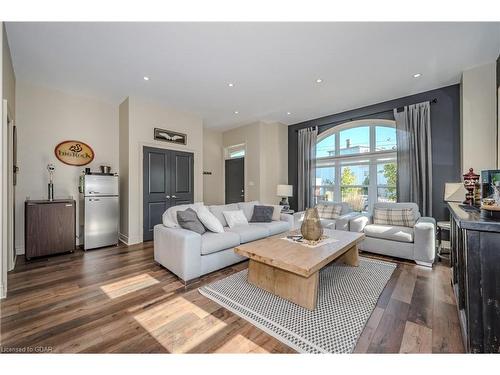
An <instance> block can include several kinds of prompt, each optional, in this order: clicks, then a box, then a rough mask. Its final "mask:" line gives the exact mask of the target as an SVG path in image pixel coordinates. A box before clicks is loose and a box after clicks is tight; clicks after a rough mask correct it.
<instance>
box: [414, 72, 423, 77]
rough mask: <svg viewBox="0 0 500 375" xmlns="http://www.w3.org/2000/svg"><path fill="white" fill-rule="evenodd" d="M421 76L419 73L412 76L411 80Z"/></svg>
mask: <svg viewBox="0 0 500 375" xmlns="http://www.w3.org/2000/svg"><path fill="white" fill-rule="evenodd" d="M421 76H422V74H421V73H415V74H414V75H413V78H418V77H421Z"/></svg>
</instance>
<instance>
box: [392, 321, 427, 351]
mask: <svg viewBox="0 0 500 375" xmlns="http://www.w3.org/2000/svg"><path fill="white" fill-rule="evenodd" d="M399 352H400V353H432V330H431V329H430V328H427V327H425V326H421V325H420V324H415V323H413V322H409V321H407V322H406V325H405V330H404V333H403V340H402V342H401V347H400V349H399Z"/></svg>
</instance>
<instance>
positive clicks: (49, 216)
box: [24, 199, 76, 259]
mask: <svg viewBox="0 0 500 375" xmlns="http://www.w3.org/2000/svg"><path fill="white" fill-rule="evenodd" d="M75 207H76V203H75V201H74V200H71V199H69V200H66V199H58V200H53V201H44V200H38V201H36V200H27V201H26V202H25V203H24V216H25V229H24V237H25V256H26V259H31V258H34V257H40V256H46V255H52V254H59V253H65V252H68V251H74V250H75V212H76V210H75Z"/></svg>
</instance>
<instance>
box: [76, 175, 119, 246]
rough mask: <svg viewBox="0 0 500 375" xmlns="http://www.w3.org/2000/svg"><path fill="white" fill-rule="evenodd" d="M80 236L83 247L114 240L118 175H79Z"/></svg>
mask: <svg viewBox="0 0 500 375" xmlns="http://www.w3.org/2000/svg"><path fill="white" fill-rule="evenodd" d="M79 191H80V214H79V219H80V236H81V238H82V239H83V249H84V250H88V249H96V248H99V247H104V246H112V245H116V244H118V226H119V223H120V210H119V195H118V176H117V175H111V174H85V175H83V176H82V178H81V179H80V187H79Z"/></svg>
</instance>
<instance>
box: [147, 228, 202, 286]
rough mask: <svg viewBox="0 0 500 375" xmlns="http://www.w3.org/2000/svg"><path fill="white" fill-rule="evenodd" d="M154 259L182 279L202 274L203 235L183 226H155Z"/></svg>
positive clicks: (186, 279) (193, 277)
mask: <svg viewBox="0 0 500 375" xmlns="http://www.w3.org/2000/svg"><path fill="white" fill-rule="evenodd" d="M154 259H155V261H156V262H158V263H160V264H161V265H162V266H164V267H165V268H167V269H168V270H169V271H171V272H173V273H174V274H176V275H177V276H178V277H180V278H181V279H182V280H184V281H185V282H186V281H189V280H192V279H195V278H197V277H200V276H201V235H200V234H198V233H196V232H193V231H190V230H186V229H182V228H167V227H166V226H164V225H163V224H158V225H155V227H154Z"/></svg>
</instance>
